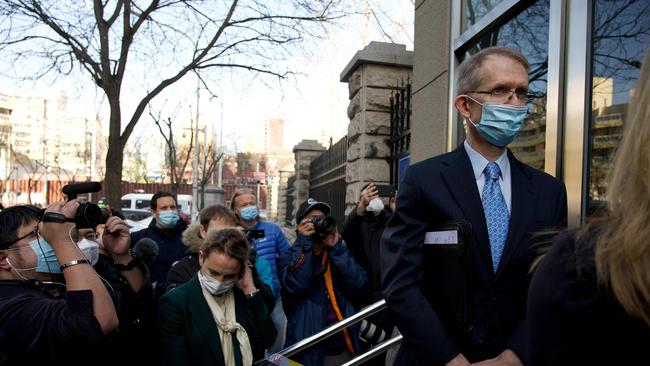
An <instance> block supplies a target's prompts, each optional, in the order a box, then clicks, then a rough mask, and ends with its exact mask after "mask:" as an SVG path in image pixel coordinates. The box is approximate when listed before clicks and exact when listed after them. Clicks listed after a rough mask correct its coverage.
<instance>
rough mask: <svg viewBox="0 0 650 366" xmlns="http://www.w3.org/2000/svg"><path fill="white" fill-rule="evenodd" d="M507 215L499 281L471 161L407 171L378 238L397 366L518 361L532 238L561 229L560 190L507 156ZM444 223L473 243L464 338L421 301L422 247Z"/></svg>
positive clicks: (453, 158)
mask: <svg viewBox="0 0 650 366" xmlns="http://www.w3.org/2000/svg"><path fill="white" fill-rule="evenodd" d="M508 158H509V161H510V170H511V172H510V175H511V185H512V212H511V215H510V229H509V232H508V239H507V241H506V245H505V248H504V252H503V255H502V257H501V260H500V263H499V267H498V269H497V272H496V274H495V273H494V271H493V269H492V268H493V267H492V257H491V254H490V243H489V239H488V232H487V225H486V221H485V216H484V214H483V206H482V203H481V199H480V195H479V192H478V188H477V186H476V179H475V177H474V174H473V171H472V166H471V163H470V160H469V157H468V155H467V153H466V151H465V149H464V147H463V146H462V145H461V147H459V148H458V149H456V150H455V151H453V152H450V153H447V154H444V155H441V156H437V157H433V158H430V159H428V160H425V161H423V162H420V163H418V164H415V165H413V166H411V167H409V168H408V169H407V171H406V174H405V176H404V179H403V181H402V182H401V183H400V186H399V194H398V197H397V209H396V212H395V214H394V215H393V217H392V219H391V220H390V221H389V223H388V225H387V227H386V229H385V230H384V235H383V237H382V246H381V250H382V252H381V257H382V287H383V293H384V296H385V298H386V300H387V302H388V307H389V309H390V311H391V312H392V313H393V315H394V317H395V320H396V323H397V326H398V328H399V330H400V332H401V333H402V334H403V336H404V338H405V342H404V343H403V344H402V350H401V352H400V355H399V356H398V360H397V362H396V364H411V363H412V362H413V361H414V360H415V361H417V362H419V363H420V364H423V365H432V364H443V365H444V364H445V363H446V362H448V361H449V360H451V359H452V358H453V357H455V356H456V355H457V354H458V353H460V352H462V353H463V354H464V355H465V356H466V357H467V358H468V359H469V360H470V361H474V362H476V361H479V360H482V359H486V358H491V357H495V356H497V355H498V354H499V353H500V352H501V351H503V350H504V349H505V348H510V349H512V350H514V351H515V352H516V353H517V354H518V355H519V357H520V358H521V359H522V360H523V359H524V356H525V353H524V344H525V341H524V329H523V323H524V316H525V311H526V295H527V291H528V284H529V282H530V275H529V269H530V265H531V263H532V261H533V259H534V258H535V256H536V250H535V248H534V247H533V246H534V245H533V240H531V234H532V233H534V232H537V231H540V230H542V229H544V228H549V227H564V226H566V222H567V202H566V190H565V188H564V185H563V184H562V183H560V182H559V181H557V180H556V179H555V178H553V177H551V176H550V175H548V174H546V173H544V172H541V171H538V170H536V169H533V168H531V167H529V166H527V165H525V164H523V163H521V162H520V161H518V160H517V159H515V157H514V156H513V155H512V154H511V153H510V152H508ZM448 221H467V222H469V223H470V224H471V227H472V233H473V234H472V236H473V242H472V244H471V245H472V246H471V250H472V256H473V258H472V266H471V269H472V270H471V281H472V286H471V288H470V293H469V300H468V306H469V314H470V317H471V319H472V323H471V328H470V329H469V330H468V331H464V330H462V329H456V328H457V327H454V326H453V325H452V324H454V322H453V320H452V319H447V318H445V317H440V316H438V314H436V312H435V311H434V310H433V308H432V307H431V305H430V304H429V302H428V301H427V300H426V299H425V297H424V296H423V295H422V291H421V289H420V287H419V286H420V280H422V282H421V284H422V286H426V285H427V279H426V278H421V277H422V272H423V271H422V269H423V266H424V265H426V263H423V262H422V258H423V245H424V244H423V242H424V236H425V233H426V232H427V231H431V230H432V229H433V228H434V227H436V226H438V225H441V224H443V223H445V222H448Z"/></svg>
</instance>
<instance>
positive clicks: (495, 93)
mask: <svg viewBox="0 0 650 366" xmlns="http://www.w3.org/2000/svg"><path fill="white" fill-rule="evenodd" d="M467 93H475V94H487V95H489V96H491V97H492V98H494V99H498V100H502V101H506V100H510V99H512V97H513V96H515V97H516V98H517V101H519V102H523V103H522V104H528V103H532V102H533V100H534V99H535V98H536V97H537V95H535V94H528V92H527V91H526V90H523V89H515V90H511V89H505V88H494V89H492V90H489V91H486V90H469V91H467Z"/></svg>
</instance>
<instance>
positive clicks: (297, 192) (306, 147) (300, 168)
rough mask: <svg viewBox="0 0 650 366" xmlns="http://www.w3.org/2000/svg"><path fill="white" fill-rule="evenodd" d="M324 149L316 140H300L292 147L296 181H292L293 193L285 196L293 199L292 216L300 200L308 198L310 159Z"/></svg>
mask: <svg viewBox="0 0 650 366" xmlns="http://www.w3.org/2000/svg"><path fill="white" fill-rule="evenodd" d="M324 151H325V147H324V146H323V145H321V144H320V143H319V142H318V141H316V140H302V141H300V143H298V145H296V146H294V148H293V153H294V156H295V161H296V164H295V177H296V181H295V183H294V188H295V189H294V191H293V195H292V196H291V197H287V199H291V200H293V212H292V213H291V216H292V217H295V216H296V211H297V210H298V206H300V204H301V203H302V202H304V201H305V200H306V199H307V198H309V167H310V165H311V162H312V160H314V159H315V158H316V157H318V156H320V155H321V154H322V153H323V152H324ZM285 207H286V204H285ZM285 212H286V211H285ZM294 225H295V222H294Z"/></svg>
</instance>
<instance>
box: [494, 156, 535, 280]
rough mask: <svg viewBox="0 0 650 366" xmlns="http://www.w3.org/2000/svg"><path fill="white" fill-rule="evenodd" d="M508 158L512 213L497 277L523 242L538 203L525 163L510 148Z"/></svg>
mask: <svg viewBox="0 0 650 366" xmlns="http://www.w3.org/2000/svg"><path fill="white" fill-rule="evenodd" d="M508 159H509V160H510V186H511V188H512V200H511V202H512V212H511V213H510V229H509V231H508V239H507V240H506V246H505V248H503V254H502V256H501V261H500V262H499V268H498V269H497V278H498V277H499V275H500V274H501V273H502V272H503V268H505V266H506V265H507V264H508V261H509V260H510V259H511V258H512V255H513V253H514V252H515V251H516V249H517V247H518V246H519V245H521V244H522V243H521V242H522V239H523V237H524V236H525V235H526V234H527V232H528V227H529V226H530V225H529V223H530V220H531V218H532V217H533V214H534V213H535V210H536V205H537V201H536V197H535V192H533V187H532V185H531V183H530V178H531V177H530V175H528V174H527V173H526V172H525V171H524V170H523V166H522V165H523V164H522V163H521V162H520V161H519V160H517V159H516V158H515V157H514V155H513V154H512V153H511V152H510V150H508Z"/></svg>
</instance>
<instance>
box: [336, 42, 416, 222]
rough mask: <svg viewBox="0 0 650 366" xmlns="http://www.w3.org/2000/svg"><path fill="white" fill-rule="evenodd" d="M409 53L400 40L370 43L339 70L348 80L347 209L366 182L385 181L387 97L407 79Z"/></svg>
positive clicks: (410, 61) (387, 174)
mask: <svg viewBox="0 0 650 366" xmlns="http://www.w3.org/2000/svg"><path fill="white" fill-rule="evenodd" d="M412 69H413V52H412V51H406V47H405V46H404V45H399V44H393V43H382V42H371V43H370V44H369V45H368V46H366V47H365V48H364V49H363V50H361V51H359V52H357V54H356V55H355V56H354V57H353V58H352V60H351V61H350V63H349V64H348V65H347V67H346V68H345V69H344V70H343V72H342V73H341V81H342V82H347V83H348V93H349V95H348V97H349V99H350V104H349V105H348V109H347V112H348V118H350V124H349V125H348V152H347V166H346V178H345V181H346V185H347V188H346V199H345V201H346V206H347V209H346V213H347V212H349V210H350V209H352V207H354V205H355V204H356V202H357V200H358V199H359V194H360V192H361V187H363V186H364V185H365V184H366V183H368V182H376V183H378V184H388V183H390V182H389V181H390V164H389V161H388V157H389V156H390V144H389V139H390V97H391V95H392V94H393V93H394V91H395V90H396V89H398V88H399V87H400V86H403V85H404V84H406V83H407V81H408V80H410V79H411V74H412Z"/></svg>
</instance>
